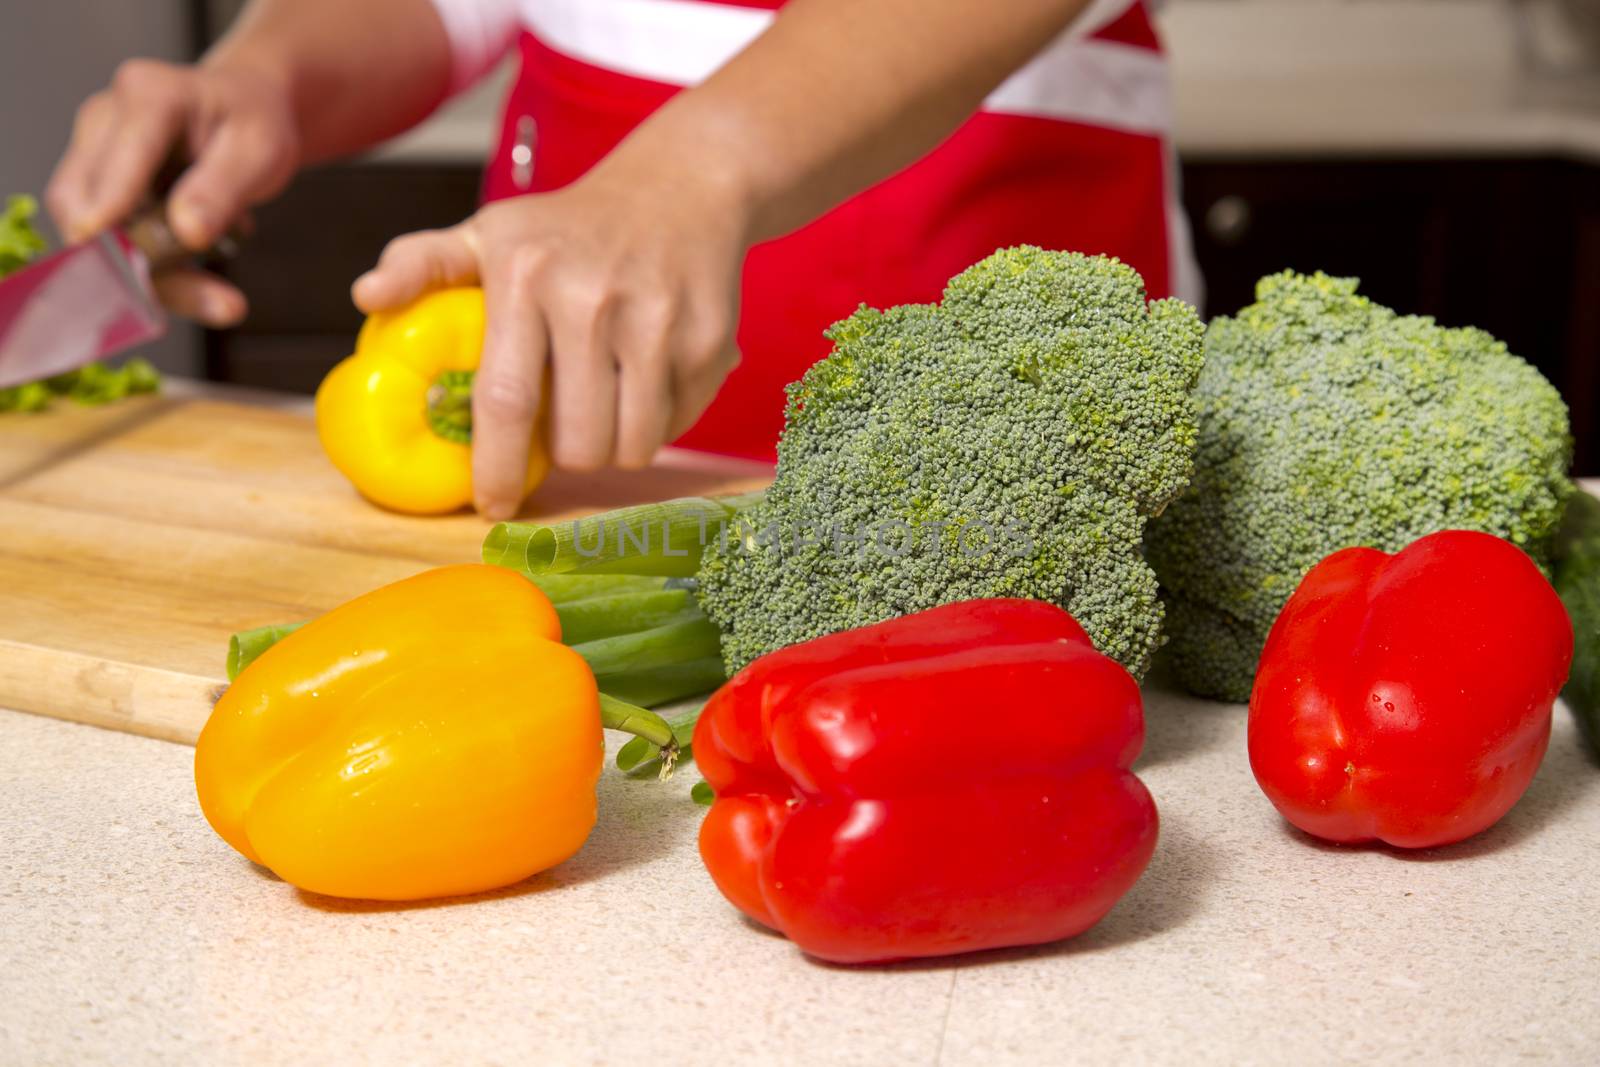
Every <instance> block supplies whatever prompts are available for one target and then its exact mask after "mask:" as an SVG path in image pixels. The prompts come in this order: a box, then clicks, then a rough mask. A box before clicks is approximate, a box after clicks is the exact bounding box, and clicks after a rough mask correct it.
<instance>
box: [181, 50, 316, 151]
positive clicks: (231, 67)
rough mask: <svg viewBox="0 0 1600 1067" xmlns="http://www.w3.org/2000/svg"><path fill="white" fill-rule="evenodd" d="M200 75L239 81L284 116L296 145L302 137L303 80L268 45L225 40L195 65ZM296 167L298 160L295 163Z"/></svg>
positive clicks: (283, 55)
mask: <svg viewBox="0 0 1600 1067" xmlns="http://www.w3.org/2000/svg"><path fill="white" fill-rule="evenodd" d="M196 67H197V69H199V70H200V71H202V72H206V73H212V74H217V75H220V76H223V77H227V78H230V79H234V80H236V81H238V82H242V83H244V84H245V85H247V86H248V87H249V92H250V94H251V95H252V96H254V97H255V98H256V99H258V100H262V101H264V102H269V104H268V106H275V107H277V108H279V109H281V110H282V111H283V113H285V114H287V115H288V116H289V118H290V120H291V123H292V126H293V129H292V130H291V131H290V132H291V133H292V134H293V136H294V139H295V141H296V142H298V141H300V140H301V139H303V137H304V121H303V117H302V116H303V114H304V108H303V107H302V99H301V98H302V97H303V96H304V95H305V94H304V93H302V92H301V91H300V88H299V86H300V84H301V82H302V80H303V79H302V78H301V77H300V75H299V73H298V72H297V69H296V65H295V63H294V61H293V59H292V58H291V57H290V56H289V55H287V54H286V53H285V52H284V51H283V50H281V49H278V48H274V47H273V46H272V45H271V44H270V43H268V42H258V41H251V40H240V41H235V40H233V39H232V38H228V37H225V38H223V39H222V40H221V41H219V42H217V44H216V45H215V46H214V47H213V48H212V49H211V50H210V51H208V52H207V53H206V54H205V55H204V56H202V57H201V58H200V61H199V62H198V63H197V64H196ZM297 165H298V161H297Z"/></svg>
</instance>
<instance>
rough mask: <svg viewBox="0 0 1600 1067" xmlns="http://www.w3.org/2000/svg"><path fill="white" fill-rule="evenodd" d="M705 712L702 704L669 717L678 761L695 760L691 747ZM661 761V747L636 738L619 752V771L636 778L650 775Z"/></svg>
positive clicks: (668, 721)
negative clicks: (702, 714) (695, 729)
mask: <svg viewBox="0 0 1600 1067" xmlns="http://www.w3.org/2000/svg"><path fill="white" fill-rule="evenodd" d="M703 710H705V705H704V704H701V705H697V706H695V707H693V708H690V709H689V710H688V711H684V712H680V713H679V714H677V715H669V716H668V717H667V725H668V726H670V727H671V728H672V737H673V740H674V741H675V742H676V743H677V751H676V753H675V754H674V759H675V760H676V761H678V762H681V761H683V760H686V759H692V758H693V753H692V752H691V749H690V745H691V742H693V741H694V724H695V723H697V722H699V721H700V712H701V711H703ZM660 759H661V746H659V745H657V744H655V743H653V742H652V741H650V740H649V739H648V738H645V737H634V738H632V739H631V740H629V741H628V742H627V743H626V744H624V745H623V746H622V747H621V748H620V749H618V750H617V767H618V769H620V770H623V771H626V772H627V773H628V774H630V775H633V776H634V777H636V778H638V777H642V776H643V775H645V774H648V773H649V772H650V771H651V770H652V769H653V768H654V767H655V765H656V763H657V761H659V760H660Z"/></svg>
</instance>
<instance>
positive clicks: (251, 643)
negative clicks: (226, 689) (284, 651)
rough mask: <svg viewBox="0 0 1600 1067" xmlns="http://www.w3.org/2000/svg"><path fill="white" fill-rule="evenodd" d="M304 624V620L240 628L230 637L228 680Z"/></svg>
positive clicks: (232, 678)
mask: <svg viewBox="0 0 1600 1067" xmlns="http://www.w3.org/2000/svg"><path fill="white" fill-rule="evenodd" d="M304 625H305V623H303V622H288V623H284V624H283V625H281V626H258V627H257V628H256V629H254V630H240V631H239V632H238V633H236V634H234V635H233V636H232V637H230V638H228V681H230V682H231V681H233V680H234V679H235V678H237V677H239V672H240V671H242V670H244V669H245V668H246V667H248V666H250V664H252V663H254V662H255V661H256V659H257V657H259V656H260V655H261V653H263V652H265V651H266V650H267V649H269V648H271V647H272V646H273V645H275V644H277V643H278V642H279V641H282V640H283V639H284V638H285V637H288V636H289V635H290V634H292V633H294V632H295V631H296V630H298V629H300V627H302V626H304Z"/></svg>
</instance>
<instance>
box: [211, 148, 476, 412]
mask: <svg viewBox="0 0 1600 1067" xmlns="http://www.w3.org/2000/svg"><path fill="white" fill-rule="evenodd" d="M480 178H481V172H480V170H479V168H477V167H471V166H462V167H453V166H433V165H430V166H414V165H391V164H365V165H347V166H334V167H324V168H319V169H316V170H311V171H307V172H306V173H304V174H302V175H300V177H298V178H297V179H296V180H295V182H294V184H293V185H291V186H290V187H289V189H288V190H287V191H286V192H285V193H284V194H283V195H282V196H280V197H278V198H277V199H276V200H274V201H272V202H271V203H270V204H266V205H264V206H262V207H261V208H259V209H257V211H256V213H255V227H254V233H253V234H252V235H251V237H250V239H249V240H248V242H246V244H245V245H244V249H243V251H242V252H241V253H240V255H239V256H238V257H237V258H236V259H234V260H232V261H231V262H229V263H226V264H223V265H222V266H221V267H220V268H219V269H220V271H221V272H222V273H223V274H225V275H227V276H228V277H229V278H230V279H232V280H233V281H234V282H235V283H236V284H237V285H239V286H240V287H241V288H242V289H243V290H244V291H245V293H246V295H247V296H248V297H249V299H250V314H249V316H248V317H247V318H246V320H245V322H244V323H243V324H242V325H241V326H239V327H238V328H237V329H233V330H228V331H225V332H210V333H208V334H207V335H206V343H205V368H206V377H208V378H211V379H213V380H215V381H225V382H235V383H238V384H241V385H254V386H261V387H264V388H270V389H287V390H290V391H292V392H301V393H310V392H313V391H315V390H316V387H317V383H318V382H320V381H321V380H322V376H323V375H324V374H326V373H327V372H328V368H330V367H332V366H333V365H334V364H335V363H337V362H338V361H339V360H341V359H343V358H344V357H345V356H347V355H349V354H350V347H351V344H352V343H353V342H354V340H355V336H356V331H357V330H359V329H360V328H361V319H362V316H361V313H360V312H359V311H357V310H356V309H355V306H354V305H353V304H351V303H350V283H351V282H353V281H355V279H356V278H357V277H358V276H360V275H361V273H362V272H364V271H366V270H368V269H370V268H371V267H372V265H373V264H374V263H376V262H377V261H378V255H379V254H380V253H381V252H382V251H383V247H384V245H386V244H387V243H388V242H389V241H390V240H391V239H392V238H394V237H397V236H399V235H400V234H403V233H409V232H411V231H413V230H426V229H435V228H438V227H442V226H450V225H453V224H455V223H457V222H460V221H461V220H462V219H464V218H466V217H467V216H468V215H470V214H472V211H473V209H474V208H476V207H477V203H478V185H479V181H480Z"/></svg>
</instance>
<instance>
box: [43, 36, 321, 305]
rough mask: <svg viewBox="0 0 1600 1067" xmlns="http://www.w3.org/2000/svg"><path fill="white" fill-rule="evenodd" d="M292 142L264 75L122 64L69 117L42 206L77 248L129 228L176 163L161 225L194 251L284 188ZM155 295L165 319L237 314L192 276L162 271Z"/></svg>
mask: <svg viewBox="0 0 1600 1067" xmlns="http://www.w3.org/2000/svg"><path fill="white" fill-rule="evenodd" d="M299 140H300V139H299V133H298V129H297V127H296V123H295V116H294V108H293V105H292V101H291V98H290V93H289V91H288V88H287V83H286V82H285V81H284V80H283V79H279V78H275V77H273V76H272V75H271V74H270V73H268V72H267V71H266V70H264V69H256V68H250V67H243V66H228V67H223V66H208V65H200V66H177V65H173V64H170V63H162V62H159V61H156V60H151V59H130V60H128V61H127V62H125V63H123V64H122V65H121V66H120V67H119V68H118V69H117V73H116V76H115V77H114V78H113V79H112V81H111V84H110V85H109V86H108V87H107V88H105V89H103V90H102V91H100V92H98V93H96V94H94V95H93V96H91V97H90V98H89V99H88V100H86V101H84V103H83V105H82V106H81V107H80V108H78V114H77V119H76V121H75V122H74V124H73V129H72V139H71V142H70V143H69V144H68V146H67V150H66V152H65V153H64V154H63V155H62V157H61V161H60V162H59V163H57V164H56V170H55V173H54V174H53V175H52V176H51V178H50V184H49V186H48V187H47V188H46V190H45V202H46V205H47V206H48V207H49V210H50V214H51V215H52V216H53V217H54V218H55V221H56V225H57V226H58V227H59V228H60V230H61V232H62V234H63V235H64V236H65V237H66V239H67V240H69V241H74V242H75V241H81V240H84V239H85V238H88V237H90V236H93V235H94V234H96V233H98V232H99V231H101V230H103V229H105V228H106V227H108V226H113V225H116V224H117V223H120V222H122V221H123V220H124V219H126V218H127V217H128V215H129V214H130V213H131V212H132V211H133V210H134V208H135V207H137V206H138V204H139V203H140V202H141V201H142V200H143V199H144V198H145V197H146V196H147V195H148V194H149V193H150V187H151V183H152V181H153V180H154V179H155V177H156V174H157V172H158V171H160V170H161V169H162V167H163V166H164V165H165V164H166V163H167V161H168V160H169V159H171V158H172V157H173V156H174V155H176V156H178V157H179V158H181V159H183V160H184V161H185V162H186V163H187V164H188V165H187V167H186V169H185V170H184V171H183V173H182V175H181V176H180V177H179V178H178V180H177V183H176V184H175V185H174V186H173V187H172V190H171V192H170V193H169V194H168V199H167V220H168V222H169V224H170V225H171V227H172V232H173V234H174V235H175V236H176V237H177V238H178V240H179V241H181V242H182V243H183V244H184V245H185V246H186V247H188V248H191V249H194V250H195V251H200V250H203V249H205V248H208V247H210V246H211V245H212V244H214V243H215V242H216V241H217V239H218V238H220V237H221V236H222V235H223V234H224V233H226V232H227V230H228V229H229V227H230V226H232V225H233V224H234V223H235V222H237V221H238V220H239V219H240V218H241V216H243V214H244V213H245V212H246V211H247V210H248V209H249V208H250V207H252V206H253V205H255V204H257V203H260V202H261V201H263V200H265V199H267V198H268V197H271V196H272V195H274V194H275V193H277V192H278V191H279V190H281V189H282V188H283V187H284V186H285V185H286V184H288V181H289V179H290V177H291V176H293V174H294V172H295V169H296V167H297V166H298V164H299V160H300V143H299ZM155 287H156V293H157V295H158V296H159V297H160V299H161V302H162V303H163V304H165V305H166V306H167V307H168V308H170V309H171V310H172V311H174V312H176V313H177V314H179V315H183V316H185V317H187V318H192V319H195V320H197V321H199V322H202V323H204V324H206V325H208V326H229V325H232V324H234V323H236V322H238V321H239V320H240V319H242V318H243V317H244V314H245V298H244V294H242V293H241V292H239V290H238V289H236V288H234V287H233V286H232V285H230V284H228V283H227V282H226V281H224V280H222V279H221V278H219V277H217V276H216V275H213V274H208V273H206V272H204V271H201V270H197V269H188V268H184V269H177V270H172V271H165V272H163V273H162V274H161V275H159V276H158V277H157V278H156V279H155Z"/></svg>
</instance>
